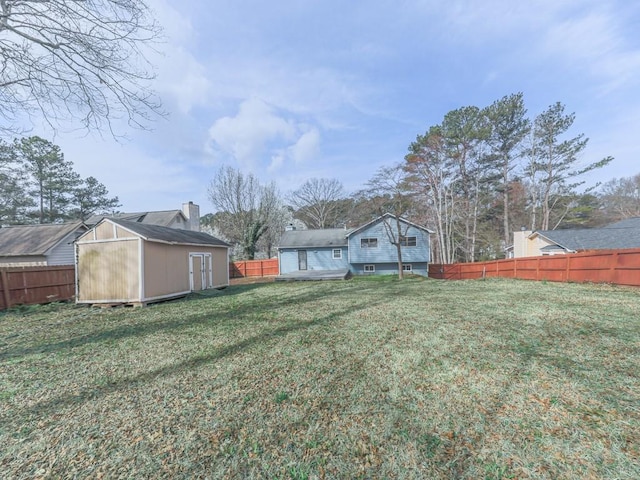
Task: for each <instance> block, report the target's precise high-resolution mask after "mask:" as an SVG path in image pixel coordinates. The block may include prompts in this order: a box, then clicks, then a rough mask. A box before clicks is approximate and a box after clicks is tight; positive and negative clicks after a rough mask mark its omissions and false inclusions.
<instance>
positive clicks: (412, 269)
mask: <svg viewBox="0 0 640 480" xmlns="http://www.w3.org/2000/svg"><path fill="white" fill-rule="evenodd" d="M399 222H400V234H399V236H398V231H397V223H396V217H395V216H393V215H391V214H385V215H383V216H381V217H378V218H376V219H375V220H373V221H371V222H369V223H367V224H365V225H362V226H361V227H358V228H354V229H351V230H346V229H342V228H333V229H319V230H288V231H286V232H285V233H284V234H283V236H282V239H281V241H280V246H279V247H278V259H279V265H280V275H287V274H293V273H296V272H305V271H339V270H344V271H345V272H347V271H348V272H350V273H351V274H353V275H387V274H397V273H398V251H397V247H396V245H395V244H394V242H396V241H397V240H398V239H399V241H400V245H401V250H402V270H403V272H404V273H410V274H416V275H423V276H427V270H428V265H429V259H430V256H431V248H430V234H431V233H433V232H431V231H430V230H429V229H427V228H425V227H422V226H420V225H417V224H415V223H412V222H410V221H408V220H406V219H403V218H401V219H399ZM398 237H399V238H398Z"/></svg>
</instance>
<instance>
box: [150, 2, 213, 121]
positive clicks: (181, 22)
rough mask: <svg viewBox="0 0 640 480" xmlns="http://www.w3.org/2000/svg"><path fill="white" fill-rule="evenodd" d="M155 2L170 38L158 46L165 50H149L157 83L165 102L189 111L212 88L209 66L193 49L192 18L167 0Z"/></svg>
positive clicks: (156, 10) (204, 98)
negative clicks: (154, 66) (208, 74)
mask: <svg viewBox="0 0 640 480" xmlns="http://www.w3.org/2000/svg"><path fill="white" fill-rule="evenodd" d="M151 4H152V8H153V10H154V12H155V15H156V18H157V20H158V22H159V23H160V24H161V25H162V26H163V27H164V34H165V36H166V42H165V43H162V44H160V45H158V46H157V47H156V48H157V49H158V50H159V51H160V52H161V53H160V52H154V51H151V52H150V53H149V54H148V56H149V59H150V61H151V62H152V63H153V64H154V65H156V69H157V73H158V76H157V79H156V82H155V84H154V87H155V89H156V90H157V91H158V93H159V94H160V96H161V97H162V100H163V103H164V104H165V106H167V107H168V108H169V109H177V111H178V112H179V113H181V114H183V115H186V114H188V113H189V112H190V111H191V109H192V108H194V107H195V106H198V105H203V104H206V102H207V100H208V98H209V96H210V91H211V82H210V80H209V79H208V76H207V69H206V66H205V65H204V64H203V63H201V62H200V61H199V60H198V59H197V58H196V57H195V56H194V54H193V53H192V50H193V42H194V37H195V34H196V32H195V31H194V28H193V25H192V23H191V21H190V20H189V19H188V18H187V17H185V16H184V15H183V14H182V13H181V12H180V11H178V10H177V9H175V8H173V7H172V6H170V5H169V4H168V3H167V2H166V1H165V0H152V2H151Z"/></svg>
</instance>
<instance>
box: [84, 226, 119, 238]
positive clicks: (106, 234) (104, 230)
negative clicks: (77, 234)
mask: <svg viewBox="0 0 640 480" xmlns="http://www.w3.org/2000/svg"><path fill="white" fill-rule="evenodd" d="M95 232H96V238H95V239H96V240H111V239H112V238H113V224H111V223H109V222H103V223H101V224H100V225H98V226H97V227H96V228H95ZM85 239H86V240H92V237H91V236H89V237H88V238H86V237H85V238H83V240H85Z"/></svg>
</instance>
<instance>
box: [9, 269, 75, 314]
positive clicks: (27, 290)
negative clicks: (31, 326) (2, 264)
mask: <svg viewBox="0 0 640 480" xmlns="http://www.w3.org/2000/svg"><path fill="white" fill-rule="evenodd" d="M75 282H76V273H75V268H74V266H73V265H64V266H59V267H46V266H43V267H23V268H1V269H0V309H3V310H4V309H6V308H9V307H11V306H13V305H33V304H37V303H49V302H58V301H63V300H69V299H71V298H73V296H74V295H75V293H76V292H75V289H76V287H75Z"/></svg>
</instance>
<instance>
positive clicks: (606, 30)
mask: <svg viewBox="0 0 640 480" xmlns="http://www.w3.org/2000/svg"><path fill="white" fill-rule="evenodd" d="M543 47H544V49H545V50H546V51H547V52H548V54H549V55H556V56H559V57H561V58H562V60H563V61H564V62H567V63H570V64H573V66H574V67H575V68H577V69H579V70H583V71H586V72H588V73H589V74H591V75H593V76H594V77H597V78H600V79H602V80H603V81H604V83H603V84H602V85H601V86H600V89H599V90H600V91H601V92H602V93H607V92H608V91H610V90H613V89H616V88H619V87H620V86H622V85H625V84H626V83H627V82H630V81H635V80H637V75H638V71H639V70H640V49H638V48H637V46H636V48H635V49H634V48H633V46H631V45H629V44H628V42H625V41H624V39H623V34H622V32H621V24H620V23H619V20H618V19H617V17H616V16H615V15H613V14H612V13H611V12H608V11H606V10H596V11H593V12H590V13H588V14H585V15H582V16H578V17H575V18H571V19H567V20H565V21H562V22H559V23H557V24H555V25H554V26H552V27H551V28H550V29H549V31H548V33H547V36H546V38H545V41H544V43H543Z"/></svg>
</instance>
